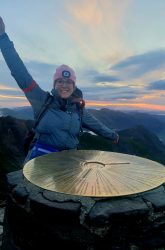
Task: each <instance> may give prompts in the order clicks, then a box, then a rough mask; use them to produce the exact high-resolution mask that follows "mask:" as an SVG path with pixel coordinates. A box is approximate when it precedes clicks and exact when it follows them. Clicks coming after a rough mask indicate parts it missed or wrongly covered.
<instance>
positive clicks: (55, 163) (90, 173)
mask: <svg viewBox="0 0 165 250" xmlns="http://www.w3.org/2000/svg"><path fill="white" fill-rule="evenodd" d="M23 174H24V176H25V177H26V178H27V179H28V180H29V181H30V182H32V183H33V184H35V185H37V186H39V187H41V188H44V189H47V190H51V191H55V192H59V193H65V194H71V195H80V196H91V197H115V196H123V195H131V194H136V193H140V192H144V191H147V190H150V189H153V188H156V187H158V186H160V185H161V184H163V183H164V182H165V167H164V166H163V165H161V164H159V163H157V162H155V161H151V160H148V159H145V158H141V157H137V156H134V155H127V154H120V153H112V152H105V151H96V150H66V151H62V152H58V153H50V154H47V155H44V156H40V157H37V158H35V159H32V160H30V161H29V162H28V163H26V165H25V166H24V168H23Z"/></svg>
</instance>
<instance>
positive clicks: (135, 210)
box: [87, 197, 149, 225]
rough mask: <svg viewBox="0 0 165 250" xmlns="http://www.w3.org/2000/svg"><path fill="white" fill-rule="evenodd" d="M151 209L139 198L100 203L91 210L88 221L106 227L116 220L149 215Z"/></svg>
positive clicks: (110, 200)
mask: <svg viewBox="0 0 165 250" xmlns="http://www.w3.org/2000/svg"><path fill="white" fill-rule="evenodd" d="M148 212H149V208H148V207H147V205H146V204H145V203H144V201H143V200H142V199H141V198H139V197H134V198H120V199H109V200H106V201H98V202H97V203H96V204H95V206H94V207H93V208H92V209H91V211H90V213H89V215H88V218H87V220H88V221H89V222H90V223H92V224H94V225H96V224H99V225H104V224H105V225H106V224H108V223H109V222H110V221H112V220H114V219H119V218H120V219H123V218H126V217H127V218H128V217H133V216H134V217H135V216H139V217H140V216H142V215H143V216H144V215H146V214H148Z"/></svg>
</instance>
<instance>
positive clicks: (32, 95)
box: [0, 33, 47, 112]
mask: <svg viewBox="0 0 165 250" xmlns="http://www.w3.org/2000/svg"><path fill="white" fill-rule="evenodd" d="M0 49H1V52H2V55H3V57H4V59H5V61H6V64H7V65H8V67H9V69H10V72H11V75H12V76H13V77H14V79H15V80H16V82H17V84H18V86H19V87H20V88H21V89H22V91H23V92H24V94H25V96H26V97H27V99H28V101H29V102H30V104H31V105H32V107H33V109H34V112H38V110H39V109H40V107H41V106H42V104H43V102H44V100H45V98H46V96H47V92H45V91H44V90H42V89H41V88H40V87H39V86H38V84H37V83H36V82H35V81H34V80H33V78H32V76H31V75H30V74H29V72H28V71H27V69H26V67H25V65H24V64H23V62H22V60H21V58H20V57H19V55H18V53H17V51H16V50H15V48H14V44H13V42H12V41H10V39H9V37H8V35H7V34H6V33H4V34H3V35H1V36H0Z"/></svg>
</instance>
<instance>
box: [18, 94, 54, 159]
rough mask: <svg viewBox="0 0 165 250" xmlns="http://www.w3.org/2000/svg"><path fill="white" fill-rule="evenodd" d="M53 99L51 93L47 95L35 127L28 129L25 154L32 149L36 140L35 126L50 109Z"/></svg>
mask: <svg viewBox="0 0 165 250" xmlns="http://www.w3.org/2000/svg"><path fill="white" fill-rule="evenodd" d="M52 100H53V96H52V95H50V94H49V95H48V96H47V98H46V101H45V103H44V104H43V105H42V107H41V109H40V111H39V113H38V116H37V118H36V120H35V123H34V126H33V128H32V129H31V130H30V131H28V133H27V134H26V136H25V139H24V145H23V148H24V153H25V156H26V155H27V153H28V151H29V149H30V146H31V145H32V142H33V140H34V136H35V128H36V127H37V125H38V124H39V122H40V120H41V118H42V117H43V116H44V114H45V113H46V111H47V110H48V108H49V106H50V104H51V103H52Z"/></svg>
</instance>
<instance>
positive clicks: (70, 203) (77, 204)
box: [0, 170, 165, 250]
mask: <svg viewBox="0 0 165 250" xmlns="http://www.w3.org/2000/svg"><path fill="white" fill-rule="evenodd" d="M7 184H8V199H7V204H6V209H5V217H4V232H3V241H2V250H38V249H40V250H42V249H43V250H45V249H68V248H71V249H72V250H73V249H76V250H78V249H80V250H81V249H83V250H92V249H96V250H97V249H98V250H109V249H112V250H114V249H115V250H119V249H121V250H129V249H130V250H141V249H144V250H151V249H152V250H158V249H160V250H163V249H165V190H164V185H161V186H160V187H158V188H155V189H153V190H150V191H147V192H144V193H140V194H137V195H130V196H125V197H117V198H116V197H115V198H91V197H82V196H72V195H66V194H61V193H56V192H52V191H47V190H44V189H42V188H39V187H37V186H35V185H33V184H32V183H30V182H28V181H27V180H26V179H25V178H24V176H23V173H22V171H21V170H20V171H15V172H12V173H9V174H8V175H7ZM1 223H2V220H1V219H0V225H1ZM0 230H1V229H0ZM1 233H2V231H1Z"/></svg>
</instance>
